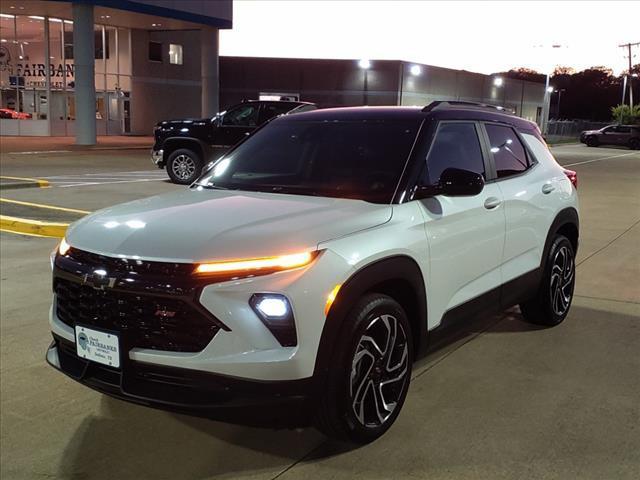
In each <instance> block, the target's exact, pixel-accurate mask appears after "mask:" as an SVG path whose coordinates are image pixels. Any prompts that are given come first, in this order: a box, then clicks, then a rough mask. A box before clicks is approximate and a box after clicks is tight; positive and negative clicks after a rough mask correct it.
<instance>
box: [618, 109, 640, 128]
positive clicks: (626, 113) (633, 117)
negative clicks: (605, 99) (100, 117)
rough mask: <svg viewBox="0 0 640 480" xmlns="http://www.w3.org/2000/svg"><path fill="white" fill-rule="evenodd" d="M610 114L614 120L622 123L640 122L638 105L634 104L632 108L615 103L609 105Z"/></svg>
mask: <svg viewBox="0 0 640 480" xmlns="http://www.w3.org/2000/svg"><path fill="white" fill-rule="evenodd" d="M611 115H612V116H613V119H614V120H615V121H616V122H618V123H621V124H623V125H630V124H634V123H638V124H640V105H634V106H633V108H631V107H630V106H629V105H626V104H625V105H622V104H621V105H616V106H615V107H611Z"/></svg>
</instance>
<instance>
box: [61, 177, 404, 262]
mask: <svg viewBox="0 0 640 480" xmlns="http://www.w3.org/2000/svg"><path fill="white" fill-rule="evenodd" d="M391 214H392V207H391V206H390V205H375V204H371V203H367V202H364V201H360V200H346V199H340V198H326V197H311V196H303V195H282V194H270V193H257V192H240V191H222V190H197V189H185V190H181V191H179V192H175V193H169V194H165V195H159V196H155V197H150V198H145V199H142V200H136V201H133V202H129V203H125V204H122V205H117V206H114V207H110V208H106V209H104V210H100V211H98V212H96V213H93V214H91V215H89V216H87V217H85V218H83V219H81V220H80V221H78V222H76V223H74V224H73V225H72V226H71V227H70V228H69V229H68V230H67V237H66V238H67V241H68V242H69V244H70V245H71V246H73V247H77V248H79V249H81V250H86V251H89V252H94V253H100V254H103V255H108V256H125V257H128V258H131V257H135V258H140V259H143V260H152V261H153V260H156V261H164V262H167V261H168V262H200V261H207V260H229V259H240V258H258V257H268V256H272V255H280V254H286V253H296V252H301V251H307V250H313V249H315V248H316V247H317V245H318V243H321V242H324V241H327V240H332V239H335V238H339V237H342V236H345V235H349V234H351V233H354V232H357V231H359V230H364V229H367V228H371V227H375V226H377V225H381V224H383V223H385V222H387V221H389V219H390V218H391Z"/></svg>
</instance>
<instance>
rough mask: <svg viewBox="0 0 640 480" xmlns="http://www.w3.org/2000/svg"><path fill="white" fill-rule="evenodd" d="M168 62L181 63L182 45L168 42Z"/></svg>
mask: <svg viewBox="0 0 640 480" xmlns="http://www.w3.org/2000/svg"><path fill="white" fill-rule="evenodd" d="M169 63H171V64H173V65H182V45H177V44H175V43H171V44H169Z"/></svg>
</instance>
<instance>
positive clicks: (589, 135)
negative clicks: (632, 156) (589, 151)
mask: <svg viewBox="0 0 640 480" xmlns="http://www.w3.org/2000/svg"><path fill="white" fill-rule="evenodd" d="M580 142H581V143H585V144H587V146H589V147H597V146H598V145H619V146H623V147H629V148H630V149H631V150H638V149H640V125H609V126H607V127H604V128H601V129H600V130H585V131H584V132H582V133H581V134H580Z"/></svg>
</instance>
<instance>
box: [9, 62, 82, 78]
mask: <svg viewBox="0 0 640 480" xmlns="http://www.w3.org/2000/svg"><path fill="white" fill-rule="evenodd" d="M46 68H47V67H46V65H45V64H44V63H16V65H15V68H13V66H12V65H11V64H7V70H8V71H9V72H10V74H11V75H16V76H18V77H44V76H46V73H45V72H46ZM74 72H75V65H74V64H73V63H67V64H65V65H63V64H61V63H59V64H57V65H56V64H53V63H52V64H51V65H49V75H50V76H51V78H54V77H66V78H73V75H74Z"/></svg>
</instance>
